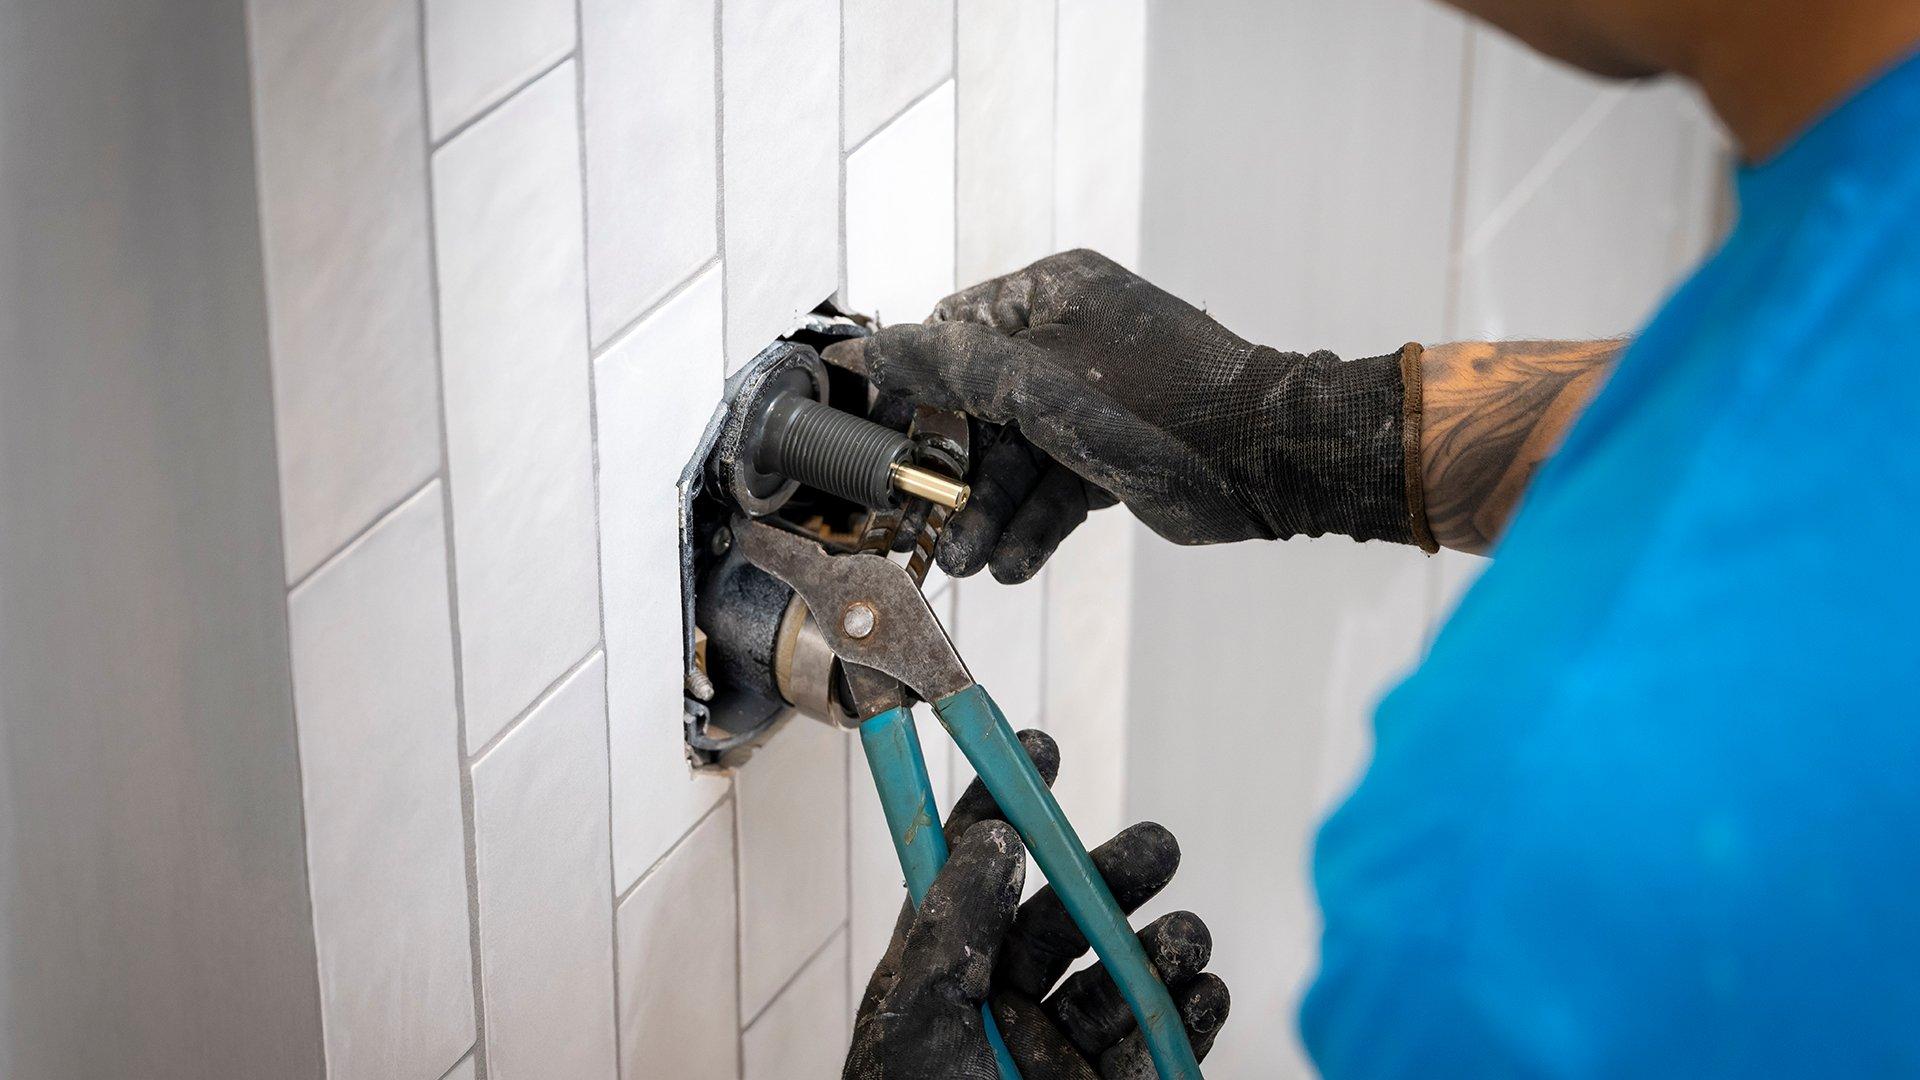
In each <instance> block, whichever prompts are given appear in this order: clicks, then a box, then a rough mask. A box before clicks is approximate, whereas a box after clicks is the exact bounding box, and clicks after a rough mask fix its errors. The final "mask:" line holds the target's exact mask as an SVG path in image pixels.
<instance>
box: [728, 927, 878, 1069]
mask: <svg viewBox="0 0 1920 1080" xmlns="http://www.w3.org/2000/svg"><path fill="white" fill-rule="evenodd" d="M860 981H861V984H862V985H865V983H866V980H865V979H864V978H862V979H861V980H860ZM851 1016H852V1010H851V1009H850V1008H849V1006H848V992H847V933H846V931H845V930H844V929H842V930H840V931H838V932H837V933H835V934H834V935H833V940H832V941H829V942H828V943H827V944H826V946H825V947H824V948H822V949H821V950H820V954H819V955H818V956H816V957H814V958H813V959H812V961H810V962H809V963H808V964H807V966H806V967H804V968H802V969H801V971H800V973H799V974H798V975H797V976H795V977H794V980H793V985H791V986H789V987H788V988H787V990H786V992H785V993H783V994H781V995H780V1000H779V1001H776V1002H775V1003H774V1004H773V1006H772V1007H771V1008H769V1009H768V1010H767V1011H766V1012H765V1013H762V1014H761V1016H760V1017H759V1019H757V1020H755V1021H754V1022H753V1026H751V1027H749V1028H747V1030H746V1032H745V1033H744V1034H743V1035H742V1036H741V1040H740V1041H741V1046H742V1050H743V1057H744V1059H745V1060H744V1061H743V1062H742V1064H743V1066H744V1067H743V1069H742V1072H741V1075H742V1076H743V1077H744V1078H745V1080H834V1078H836V1077H838V1076H839V1075H840V1066H841V1063H842V1061H843V1060H844V1059H845V1057H846V1046H847V1039H848V1037H849V1036H850V1035H851V1034H852V1030H853V1029H852V1024H851Z"/></svg>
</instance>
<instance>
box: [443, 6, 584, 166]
mask: <svg viewBox="0 0 1920 1080" xmlns="http://www.w3.org/2000/svg"><path fill="white" fill-rule="evenodd" d="M425 4H426V8H425V10H426V20H427V90H428V98H429V103H430V108H431V111H432V113H433V137H434V138H435V139H440V138H443V137H445V136H446V134H447V133H448V132H450V131H452V130H454V129H455V128H458V127H459V126H460V125H461V124H464V123H466V122H467V121H469V120H471V119H473V118H474V117H476V116H478V115H480V114H481V113H482V112H484V111H486V109H487V108H488V107H489V106H492V105H494V104H496V103H498V102H499V101H500V100H501V99H503V98H505V97H506V96H507V95H508V94H510V93H512V92H513V90H514V88H515V87H518V86H520V85H521V84H523V83H525V82H526V81H527V80H528V79H531V78H533V77H534V76H535V75H537V74H539V72H540V71H541V70H542V69H543V68H546V67H548V66H549V65H551V64H553V63H555V62H556V61H558V60H559V59H560V58H561V57H563V56H565V55H566V54H567V53H568V52H570V51H571V50H572V49H573V39H574V26H573V3H572V0H425Z"/></svg>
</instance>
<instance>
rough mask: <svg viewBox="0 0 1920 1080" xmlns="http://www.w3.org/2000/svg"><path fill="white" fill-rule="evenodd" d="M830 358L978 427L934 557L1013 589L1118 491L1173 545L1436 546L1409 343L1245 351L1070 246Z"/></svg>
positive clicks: (841, 346) (1205, 321)
mask: <svg viewBox="0 0 1920 1080" xmlns="http://www.w3.org/2000/svg"><path fill="white" fill-rule="evenodd" d="M827 359H828V360H829V361H831V362H833V363H836V364H840V365H842V366H845V367H850V368H853V369H855V370H861V371H864V372H865V373H866V375H867V376H868V378H869V379H871V380H872V381H873V383H874V384H875V385H876V386H878V387H879V388H880V389H881V390H882V391H884V392H887V393H889V394H895V395H900V396H903V397H906V398H909V399H912V400H915V401H918V402H921V403H923V404H928V405H933V406H935V407H939V408H947V409H959V410H963V411H965V412H967V413H968V414H970V415H971V416H973V417H975V418H977V419H978V420H979V421H980V422H981V430H980V431H979V432H978V433H977V434H978V435H979V436H980V438H978V439H976V441H975V454H974V460H975V465H974V469H973V470H972V474H971V476H970V479H971V481H972V483H973V498H972V501H971V502H970V503H969V505H968V506H967V508H966V509H965V510H963V511H961V512H960V513H958V514H956V515H954V517H953V519H952V521H951V522H950V523H949V525H948V527H947V531H946V533H945V535H944V536H943V537H942V538H941V542H940V548H939V550H938V556H939V559H940V562H941V565H942V567H943V568H945V569H946V570H947V571H948V572H949V573H952V574H956V575H965V574H970V573H974V572H977V571H978V570H980V569H981V568H982V567H983V566H988V567H990V568H991V569H992V571H993V574H994V576H995V577H996V578H998V579H1000V580H1001V581H1006V582H1015V581H1024V580H1026V579H1027V578H1030V577H1031V576H1033V574H1034V573H1035V572H1036V571H1038V569H1039V568H1040V566H1041V565H1042V564H1043V563H1044V562H1045V561H1046V559H1047V557H1048V556H1050V555H1051V554H1052V553H1053V550H1054V549H1055V548H1056V547H1058V546H1059V544H1060V542H1061V540H1063V539H1064V538H1065V537H1066V536H1067V534H1068V533H1070V532H1071V531H1072V530H1073V529H1074V528H1075V527H1077V526H1078V525H1079V524H1080V522H1082V521H1084V520H1085V519H1086V516H1087V514H1088V512H1090V511H1092V510H1096V509H1100V508H1102V507H1104V506H1110V505H1112V504H1113V503H1114V502H1115V501H1119V502H1123V503H1125V504H1126V505H1127V507H1128V509H1130V510H1131V511H1133V513H1134V514H1135V515H1136V516H1137V517H1139V518H1140V520H1141V521H1143V522H1145V523H1146V524H1147V526H1148V527H1150V528H1152V529H1153V530H1154V531H1155V532H1156V533H1159V534H1160V535H1161V536H1163V537H1165V538H1167V539H1169V540H1172V541H1174V542H1175V543H1181V544H1210V543H1222V542H1226V541H1233V540H1248V539H1256V538H1260V539H1282V538H1286V537H1290V536H1299V535H1305V536H1320V535H1323V534H1325V533H1343V534H1345V535H1348V536H1351V537H1354V538H1355V539H1358V540H1389V541H1395V542H1399V543H1418V544H1420V545H1421V546H1422V547H1426V548H1428V549H1429V550H1432V539H1431V536H1430V535H1428V533H1427V531H1426V516H1425V512H1424V510H1423V508H1422V507H1421V505H1420V488H1419V483H1418V469H1417V464H1418V457H1417V453H1418V442H1419V384H1418V378H1419V362H1418V361H1419V346H1417V345H1412V346H1407V347H1406V348H1403V349H1402V350H1400V351H1399V352H1397V353H1393V354H1389V355H1385V356H1378V357H1371V358H1367V359H1363V360H1352V361H1342V360H1341V359H1340V358H1339V357H1337V356H1335V355H1333V354H1332V353H1329V352H1315V353H1311V354H1301V353H1293V352H1280V351H1278V350H1275V349H1270V348H1266V347H1264V346H1257V345H1253V344H1250V343H1249V342H1246V341H1244V340H1242V339H1241V338H1239V337H1236V336H1234V334H1232V333H1231V332H1229V331H1228V330H1227V329H1226V328H1225V327H1222V326H1221V325H1220V324H1219V323H1217V322H1215V321H1214V320H1213V319H1212V318H1211V317H1210V316H1208V315H1207V314H1206V313H1205V312H1204V311H1201V310H1200V309H1198V308H1195V307H1193V306H1192V305H1190V304H1188V303H1186V302H1185V301H1183V300H1181V299H1179V298H1178V297H1175V296H1173V295H1172V294H1170V293H1167V292H1165V291H1164V290H1161V289H1159V288H1156V287H1155V286H1154V285H1152V284H1150V283H1149V282H1147V281H1145V280H1144V279H1142V278H1140V277H1139V276H1137V275H1135V274H1134V273H1132V272H1131V271H1129V270H1127V269H1126V268H1124V267H1122V266H1120V265H1119V264H1118V263H1115V262H1113V261H1112V260H1110V259H1108V258H1106V257H1104V256H1102V255H1100V254H1098V253H1096V252H1092V251H1086V250H1076V251H1068V252H1063V253H1061V254H1059V255H1053V256H1049V257H1048V258H1045V259H1042V260H1040V261H1039V262H1037V263H1034V264H1033V265H1032V266H1029V267H1027V268H1026V269H1024V270H1021V271H1018V272H1016V273H1013V274H1008V275H1006V276H1005V277H1000V278H995V279H993V280H991V281H988V282H985V283H982V284H980V285H976V286H974V287H972V288H970V289H966V290H964V291H962V292H959V293H956V294H954V295H953V296H950V297H948V298H947V299H945V300H943V301H941V302H940V304H939V306H938V307H937V308H935V310H934V313H933V315H932V316H931V317H930V318H929V319H928V321H927V322H926V323H924V324H920V325H901V326H890V327H885V328H883V329H881V330H879V331H877V332H876V333H875V334H873V335H872V336H871V337H868V338H864V339H858V340H854V341H847V342H841V343H838V344H836V345H834V346H832V347H830V348H829V349H828V350H827ZM1410 464H1412V465H1413V466H1415V467H1414V468H1411V469H1410V468H1409V465H1410Z"/></svg>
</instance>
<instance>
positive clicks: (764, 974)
mask: <svg viewBox="0 0 1920 1080" xmlns="http://www.w3.org/2000/svg"><path fill="white" fill-rule="evenodd" d="M854 737H855V736H853V735H852V733H850V732H843V731H837V730H835V729H833V728H829V727H827V726H826V725H825V724H822V723H820V722H819V721H816V720H809V719H807V718H806V717H804V716H795V717H793V718H792V719H791V720H789V721H787V723H786V726H785V727H783V728H781V729H780V730H779V731H778V732H776V733H775V735H774V736H773V738H772V739H771V740H770V741H768V743H767V744H766V745H765V746H763V747H761V748H760V749H758V750H756V751H754V754H753V757H752V758H751V759H750V760H749V761H748V762H747V764H746V765H745V767H743V768H742V769H741V770H740V773H739V775H738V776H737V777H736V778H735V780H734V803H735V812H736V813H737V814H738V815H739V830H740V981H741V986H740V1013H741V1016H742V1017H745V1018H752V1017H753V1016H755V1015H757V1014H758V1013H759V1012H760V1010H761V1009H763V1008H765V1007H766V1005H767V1002H769V1001H771V1000H773V996H774V994H775V992H777V991H778V990H779V989H780V987H781V986H782V985H784V984H785V983H786V982H787V980H788V979H790V978H792V977H793V974H794V972H796V971H798V970H800V967H801V965H802V964H803V963H805V962H806V959H807V957H809V956H812V955H813V953H814V950H816V949H818V948H819V947H820V945H821V943H822V942H824V941H826V940H827V938H828V937H829V936H831V935H832V934H833V932H834V930H835V929H836V928H837V927H839V926H840V925H841V924H842V923H844V922H846V919H847V756H846V748H845V746H844V743H845V741H846V740H847V739H849V738H854Z"/></svg>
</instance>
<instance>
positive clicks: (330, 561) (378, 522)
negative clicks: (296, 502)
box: [287, 225, 440, 597]
mask: <svg viewBox="0 0 1920 1080" xmlns="http://www.w3.org/2000/svg"><path fill="white" fill-rule="evenodd" d="M428 230H429V235H431V230H432V226H431V225H429V226H428ZM438 479H440V471H439V470H438V469H436V470H434V471H433V472H432V473H431V474H429V475H428V476H427V478H426V479H425V480H422V481H420V483H418V484H416V485H414V486H413V487H411V488H408V489H407V493H406V494H405V495H402V496H400V497H399V498H398V499H395V500H394V501H393V502H392V503H391V504H389V505H387V506H384V507H382V508H381V509H380V510H379V512H378V513H376V514H374V515H373V520H371V521H369V522H367V523H366V524H365V525H362V526H361V527H360V528H358V529H356V530H354V533H353V535H352V536H349V537H347V539H346V540H345V541H343V542H342V543H341V544H340V546H339V547H337V548H334V549H333V551H332V552H331V553H329V554H328V555H327V557H326V558H324V559H321V560H320V561H319V562H318V563H315V564H314V567H313V569H311V570H308V571H307V572H306V573H304V574H301V575H300V576H299V577H297V578H295V579H294V580H292V581H290V582H288V583H287V595H288V596H289V597H291V596H292V595H293V594H294V593H297V592H299V591H300V590H301V588H302V587H304V586H305V585H306V584H307V582H309V581H312V580H313V579H314V578H316V577H318V576H320V571H322V570H325V569H327V568H328V567H330V566H333V565H335V564H336V563H338V562H339V561H340V560H341V559H343V558H346V556H347V554H348V553H349V552H351V551H352V550H353V549H354V548H356V547H359V546H360V544H361V542H362V541H364V540H366V538H367V537H369V536H371V535H373V531H374V530H375V529H378V528H379V527H380V526H382V525H384V524H386V521H387V519H388V518H390V517H392V516H393V515H394V514H396V513H398V512H399V511H400V510H401V508H403V507H405V506H406V505H407V504H408V503H410V502H412V501H413V500H414V499H415V498H417V497H418V496H419V495H420V493H421V492H423V491H425V490H427V489H428V488H429V487H432V486H433V482H434V481H436V480H438Z"/></svg>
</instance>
